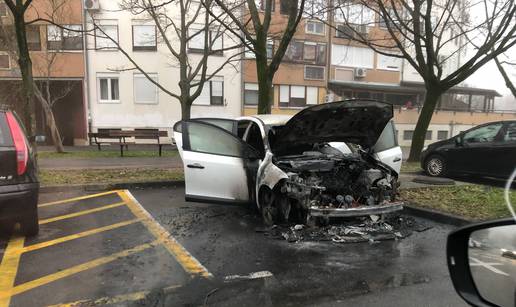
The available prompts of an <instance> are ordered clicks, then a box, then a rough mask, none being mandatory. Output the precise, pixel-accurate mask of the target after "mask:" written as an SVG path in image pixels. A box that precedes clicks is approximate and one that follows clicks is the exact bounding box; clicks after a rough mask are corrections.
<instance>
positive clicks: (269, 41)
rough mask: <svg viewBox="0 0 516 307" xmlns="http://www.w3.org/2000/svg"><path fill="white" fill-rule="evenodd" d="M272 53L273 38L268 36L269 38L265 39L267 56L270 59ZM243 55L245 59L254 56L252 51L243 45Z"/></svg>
mask: <svg viewBox="0 0 516 307" xmlns="http://www.w3.org/2000/svg"><path fill="white" fill-rule="evenodd" d="M273 55H274V40H272V39H270V38H269V39H267V58H268V59H272V56H273ZM244 57H245V58H246V59H254V58H256V55H255V54H254V52H253V51H252V50H250V49H249V48H247V47H245V52H244Z"/></svg>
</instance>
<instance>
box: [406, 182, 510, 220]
mask: <svg viewBox="0 0 516 307" xmlns="http://www.w3.org/2000/svg"><path fill="white" fill-rule="evenodd" d="M400 194H401V198H402V199H403V200H405V201H408V202H412V203H415V204H414V205H416V206H420V207H425V208H430V209H435V210H438V211H442V212H447V213H452V214H456V215H459V216H463V217H465V218H468V219H472V220H489V219H495V218H502V217H510V216H511V214H510V211H509V209H508V208H507V206H506V204H505V200H504V190H503V189H502V188H493V187H488V186H481V185H462V186H451V187H435V188H418V189H406V190H401V191H400ZM509 195H510V198H511V202H512V203H513V204H516V192H515V191H511V193H510V194H509Z"/></svg>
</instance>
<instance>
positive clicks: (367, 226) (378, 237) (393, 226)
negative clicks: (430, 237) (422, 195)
mask: <svg viewBox="0 0 516 307" xmlns="http://www.w3.org/2000/svg"><path fill="white" fill-rule="evenodd" d="M430 228H432V226H430V225H428V224H426V223H424V222H422V221H420V220H416V219H415V218H413V217H410V216H404V215H388V216H385V217H384V218H383V219H381V218H376V216H374V217H372V218H371V217H364V218H358V219H350V220H345V221H339V223H336V222H335V223H333V224H332V225H329V226H323V227H299V225H274V226H272V227H269V228H260V229H257V230H256V231H257V232H262V233H264V235H266V236H269V237H271V238H273V239H284V240H286V241H287V242H290V243H294V242H301V241H331V242H334V243H359V242H369V243H371V244H374V243H378V242H380V241H386V240H398V239H403V238H406V237H408V236H410V235H411V234H412V233H413V232H414V231H416V232H422V231H425V230H428V229H430Z"/></svg>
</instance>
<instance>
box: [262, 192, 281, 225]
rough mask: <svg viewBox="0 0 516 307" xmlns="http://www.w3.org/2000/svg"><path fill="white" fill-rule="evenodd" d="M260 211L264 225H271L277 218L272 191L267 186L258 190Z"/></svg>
mask: <svg viewBox="0 0 516 307" xmlns="http://www.w3.org/2000/svg"><path fill="white" fill-rule="evenodd" d="M259 199H260V212H261V214H262V219H263V222H264V224H265V225H267V226H272V225H274V224H275V223H276V221H277V220H278V208H276V204H275V195H274V192H273V191H272V190H271V189H269V188H265V187H264V188H262V189H261V190H260V198H259Z"/></svg>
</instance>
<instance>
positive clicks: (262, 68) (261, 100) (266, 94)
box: [256, 55, 274, 114]
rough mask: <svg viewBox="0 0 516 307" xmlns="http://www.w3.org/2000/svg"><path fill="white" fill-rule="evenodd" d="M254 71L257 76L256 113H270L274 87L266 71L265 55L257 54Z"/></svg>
mask: <svg viewBox="0 0 516 307" xmlns="http://www.w3.org/2000/svg"><path fill="white" fill-rule="evenodd" d="M259 58H261V59H259ZM263 58H264V59H263ZM256 72H257V77H258V114H270V113H271V105H272V104H273V103H274V89H273V87H272V79H270V78H269V74H268V71H267V55H265V57H263V56H261V57H260V56H258V55H257V57H256Z"/></svg>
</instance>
